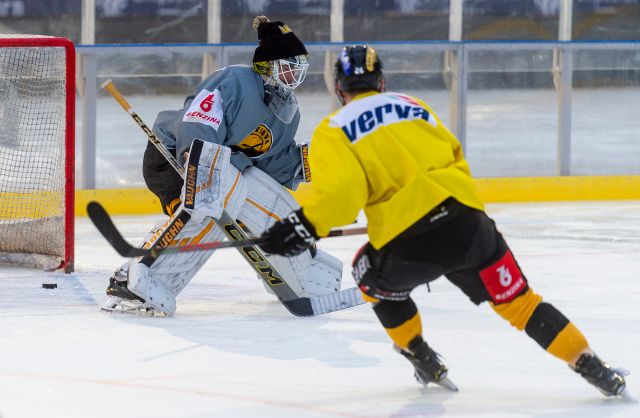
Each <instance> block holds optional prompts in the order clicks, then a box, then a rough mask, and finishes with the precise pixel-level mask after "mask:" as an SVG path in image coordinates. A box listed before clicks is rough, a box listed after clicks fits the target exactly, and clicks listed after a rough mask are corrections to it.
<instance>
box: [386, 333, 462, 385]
mask: <svg viewBox="0 0 640 418" xmlns="http://www.w3.org/2000/svg"><path fill="white" fill-rule="evenodd" d="M394 349H395V350H396V351H397V352H399V353H400V354H402V355H403V356H404V357H405V358H406V359H407V360H409V361H410V362H411V364H413V367H414V368H415V373H414V376H415V378H416V380H417V381H418V382H420V383H422V384H423V385H425V386H426V385H427V384H429V383H435V384H437V385H439V386H442V387H443V388H445V389H449V390H451V391H458V387H457V386H456V385H455V384H454V383H453V382H452V381H451V380H450V379H449V378H447V373H448V372H449V369H447V366H445V365H444V363H442V361H441V360H440V356H439V355H438V353H436V352H435V351H433V350H432V349H431V347H429V345H428V344H427V343H426V342H425V341H424V340H423V339H422V337H420V336H418V337H416V338H414V339H413V340H411V342H410V343H409V347H408V350H403V349H402V348H400V347H398V346H397V345H394Z"/></svg>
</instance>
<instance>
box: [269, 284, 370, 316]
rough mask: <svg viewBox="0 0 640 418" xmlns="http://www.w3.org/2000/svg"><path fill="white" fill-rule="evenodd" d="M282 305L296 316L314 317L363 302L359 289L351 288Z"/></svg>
mask: <svg viewBox="0 0 640 418" xmlns="http://www.w3.org/2000/svg"><path fill="white" fill-rule="evenodd" d="M282 303H283V304H284V305H285V307H286V308H287V309H288V310H289V312H291V313H293V314H294V315H296V316H315V315H322V314H326V313H330V312H335V311H340V310H342V309H347V308H352V307H354V306H358V305H362V304H363V303H365V300H364V299H363V298H362V292H361V291H360V289H359V288H357V287H351V288H349V289H342V290H340V291H339V292H335V293H329V294H328V295H322V296H311V297H302V298H298V299H294V300H287V301H282Z"/></svg>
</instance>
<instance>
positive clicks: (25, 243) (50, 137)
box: [0, 34, 75, 273]
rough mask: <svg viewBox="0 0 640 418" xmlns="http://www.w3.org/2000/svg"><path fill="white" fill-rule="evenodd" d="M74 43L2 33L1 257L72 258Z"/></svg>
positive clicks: (42, 264) (64, 263) (47, 265)
mask: <svg viewBox="0 0 640 418" xmlns="http://www.w3.org/2000/svg"><path fill="white" fill-rule="evenodd" d="M74 148H75V48H74V46H73V43H72V42H71V41H69V40H68V39H64V38H58V37H52V36H39V35H3V34H0V263H3V264H7V263H8V264H20V265H28V266H33V267H39V268H44V269H57V268H60V269H63V270H64V271H65V272H67V273H70V272H71V271H73V262H74V169H75V164H74V161H75V151H74Z"/></svg>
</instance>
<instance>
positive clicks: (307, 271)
mask: <svg viewBox="0 0 640 418" xmlns="http://www.w3.org/2000/svg"><path fill="white" fill-rule="evenodd" d="M243 177H244V179H245V182H246V184H247V196H246V198H245V204H244V205H243V207H242V210H241V211H240V213H239V214H238V219H239V220H240V221H241V222H242V223H243V224H244V225H245V226H246V227H247V228H248V229H249V230H250V231H251V233H252V234H254V235H260V234H261V233H262V232H264V231H265V230H266V229H268V228H269V227H270V226H271V225H273V224H274V223H275V222H276V221H279V220H280V219H282V218H284V217H285V216H287V215H288V214H289V213H291V211H293V210H296V209H299V208H300V205H299V204H298V203H297V202H296V200H295V199H294V198H293V196H292V195H291V193H289V192H288V191H287V190H285V189H284V187H282V185H280V184H279V183H278V182H277V181H275V180H274V179H273V178H271V177H270V176H269V175H268V174H266V173H265V172H263V171H262V170H260V169H257V168H255V167H250V168H248V169H247V170H246V172H245V173H244V175H243ZM265 258H266V259H267V260H268V261H269V263H270V264H272V265H273V266H274V267H275V269H276V270H277V271H278V272H279V273H280V275H282V276H283V279H284V280H285V281H286V282H287V284H288V285H290V286H291V288H292V289H293V290H294V291H295V292H296V294H297V295H298V296H300V297H309V296H321V295H326V294H329V293H334V292H337V291H338V290H340V285H341V281H342V262H341V261H340V260H339V259H337V258H336V257H333V256H332V255H330V254H328V253H326V252H324V251H320V250H317V251H314V254H312V252H311V251H305V252H304V253H302V254H300V255H298V256H295V257H281V256H277V255H268V254H265ZM265 288H266V289H267V290H268V291H269V292H270V293H273V291H272V290H271V289H270V288H269V286H267V285H265Z"/></svg>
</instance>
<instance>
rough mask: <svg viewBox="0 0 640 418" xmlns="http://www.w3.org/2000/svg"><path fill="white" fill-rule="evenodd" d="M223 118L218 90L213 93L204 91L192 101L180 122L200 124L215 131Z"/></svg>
mask: <svg viewBox="0 0 640 418" xmlns="http://www.w3.org/2000/svg"><path fill="white" fill-rule="evenodd" d="M223 116H224V110H223V107H222V96H221V95H220V92H219V91H218V89H215V90H214V91H209V90H206V89H204V90H202V91H201V92H200V93H198V95H197V96H196V97H195V99H193V101H192V102H191V106H189V109H187V111H186V112H185V114H184V117H183V118H182V121H183V122H196V123H202V124H203V125H208V126H211V127H212V128H213V129H215V130H216V131H217V130H218V128H219V127H220V123H221V122H222V117H223Z"/></svg>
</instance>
